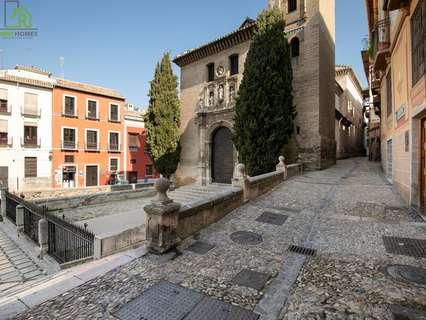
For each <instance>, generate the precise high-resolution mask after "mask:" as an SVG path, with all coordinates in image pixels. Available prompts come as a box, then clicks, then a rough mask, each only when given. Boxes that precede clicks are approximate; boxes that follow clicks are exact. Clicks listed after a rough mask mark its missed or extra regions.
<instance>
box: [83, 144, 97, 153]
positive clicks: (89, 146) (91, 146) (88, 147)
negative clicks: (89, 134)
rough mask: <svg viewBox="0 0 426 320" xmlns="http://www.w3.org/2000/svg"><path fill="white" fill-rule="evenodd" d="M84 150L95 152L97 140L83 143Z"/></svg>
mask: <svg viewBox="0 0 426 320" xmlns="http://www.w3.org/2000/svg"><path fill="white" fill-rule="evenodd" d="M84 150H86V151H92V152H97V151H99V145H98V143H97V142H86V143H85V145H84Z"/></svg>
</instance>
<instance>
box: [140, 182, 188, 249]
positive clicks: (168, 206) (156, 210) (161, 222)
mask: <svg viewBox="0 0 426 320" xmlns="http://www.w3.org/2000/svg"><path fill="white" fill-rule="evenodd" d="M169 187H170V182H169V180H167V179H166V178H160V179H158V180H157V181H156V182H155V189H156V190H157V196H156V197H155V199H154V200H152V201H151V204H150V205H147V206H145V207H144V210H145V212H146V214H147V226H146V237H147V240H148V250H149V251H150V252H151V253H155V254H163V253H165V252H167V251H169V250H170V249H173V248H175V247H176V246H177V245H178V244H179V242H180V239H179V236H178V232H177V226H178V218H179V209H180V204H178V203H175V202H173V200H171V199H169V197H168V196H167V190H169Z"/></svg>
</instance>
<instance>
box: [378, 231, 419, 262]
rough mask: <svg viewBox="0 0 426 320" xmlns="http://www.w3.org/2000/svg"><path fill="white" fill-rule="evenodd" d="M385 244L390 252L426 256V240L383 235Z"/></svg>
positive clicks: (410, 255)
mask: <svg viewBox="0 0 426 320" xmlns="http://www.w3.org/2000/svg"><path fill="white" fill-rule="evenodd" d="M383 244H384V245H385V248H386V251H387V252H388V253H392V254H398V255H402V256H409V257H416V258H426V240H419V239H410V238H397V237H388V236H383Z"/></svg>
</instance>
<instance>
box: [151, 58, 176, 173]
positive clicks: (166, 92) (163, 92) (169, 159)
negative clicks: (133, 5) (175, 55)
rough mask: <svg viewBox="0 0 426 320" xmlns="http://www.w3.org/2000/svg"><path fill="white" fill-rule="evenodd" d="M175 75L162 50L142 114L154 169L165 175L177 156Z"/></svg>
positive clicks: (174, 165)
mask: <svg viewBox="0 0 426 320" xmlns="http://www.w3.org/2000/svg"><path fill="white" fill-rule="evenodd" d="M177 86H178V82H177V77H176V76H175V75H174V74H173V70H172V65H171V63H170V53H165V54H164V56H163V58H162V60H161V62H159V63H158V64H157V66H156V68H155V75H154V80H152V81H151V88H150V92H149V97H150V99H149V107H148V112H147V114H146V117H145V124H146V129H147V143H148V147H149V149H150V154H151V158H152V162H153V164H154V167H155V169H156V170H157V172H159V173H161V174H162V175H163V176H165V177H167V178H169V177H170V176H171V175H172V174H173V173H175V172H176V169H177V166H178V163H179V158H180V150H181V147H180V143H179V138H180V135H179V127H180V102H179V97H178V91H177V90H178V89H177Z"/></svg>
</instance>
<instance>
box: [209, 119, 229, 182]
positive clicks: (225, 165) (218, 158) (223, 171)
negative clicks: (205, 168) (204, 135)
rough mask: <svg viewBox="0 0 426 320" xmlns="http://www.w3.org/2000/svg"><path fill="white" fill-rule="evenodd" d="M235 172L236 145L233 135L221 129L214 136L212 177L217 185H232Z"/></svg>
mask: <svg viewBox="0 0 426 320" xmlns="http://www.w3.org/2000/svg"><path fill="white" fill-rule="evenodd" d="M233 172H234V145H233V143H232V133H231V130H229V129H228V128H226V127H219V128H218V129H216V130H215V131H214V132H213V134H212V150H211V175H212V181H213V182H216V183H231V182H232V177H233Z"/></svg>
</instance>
